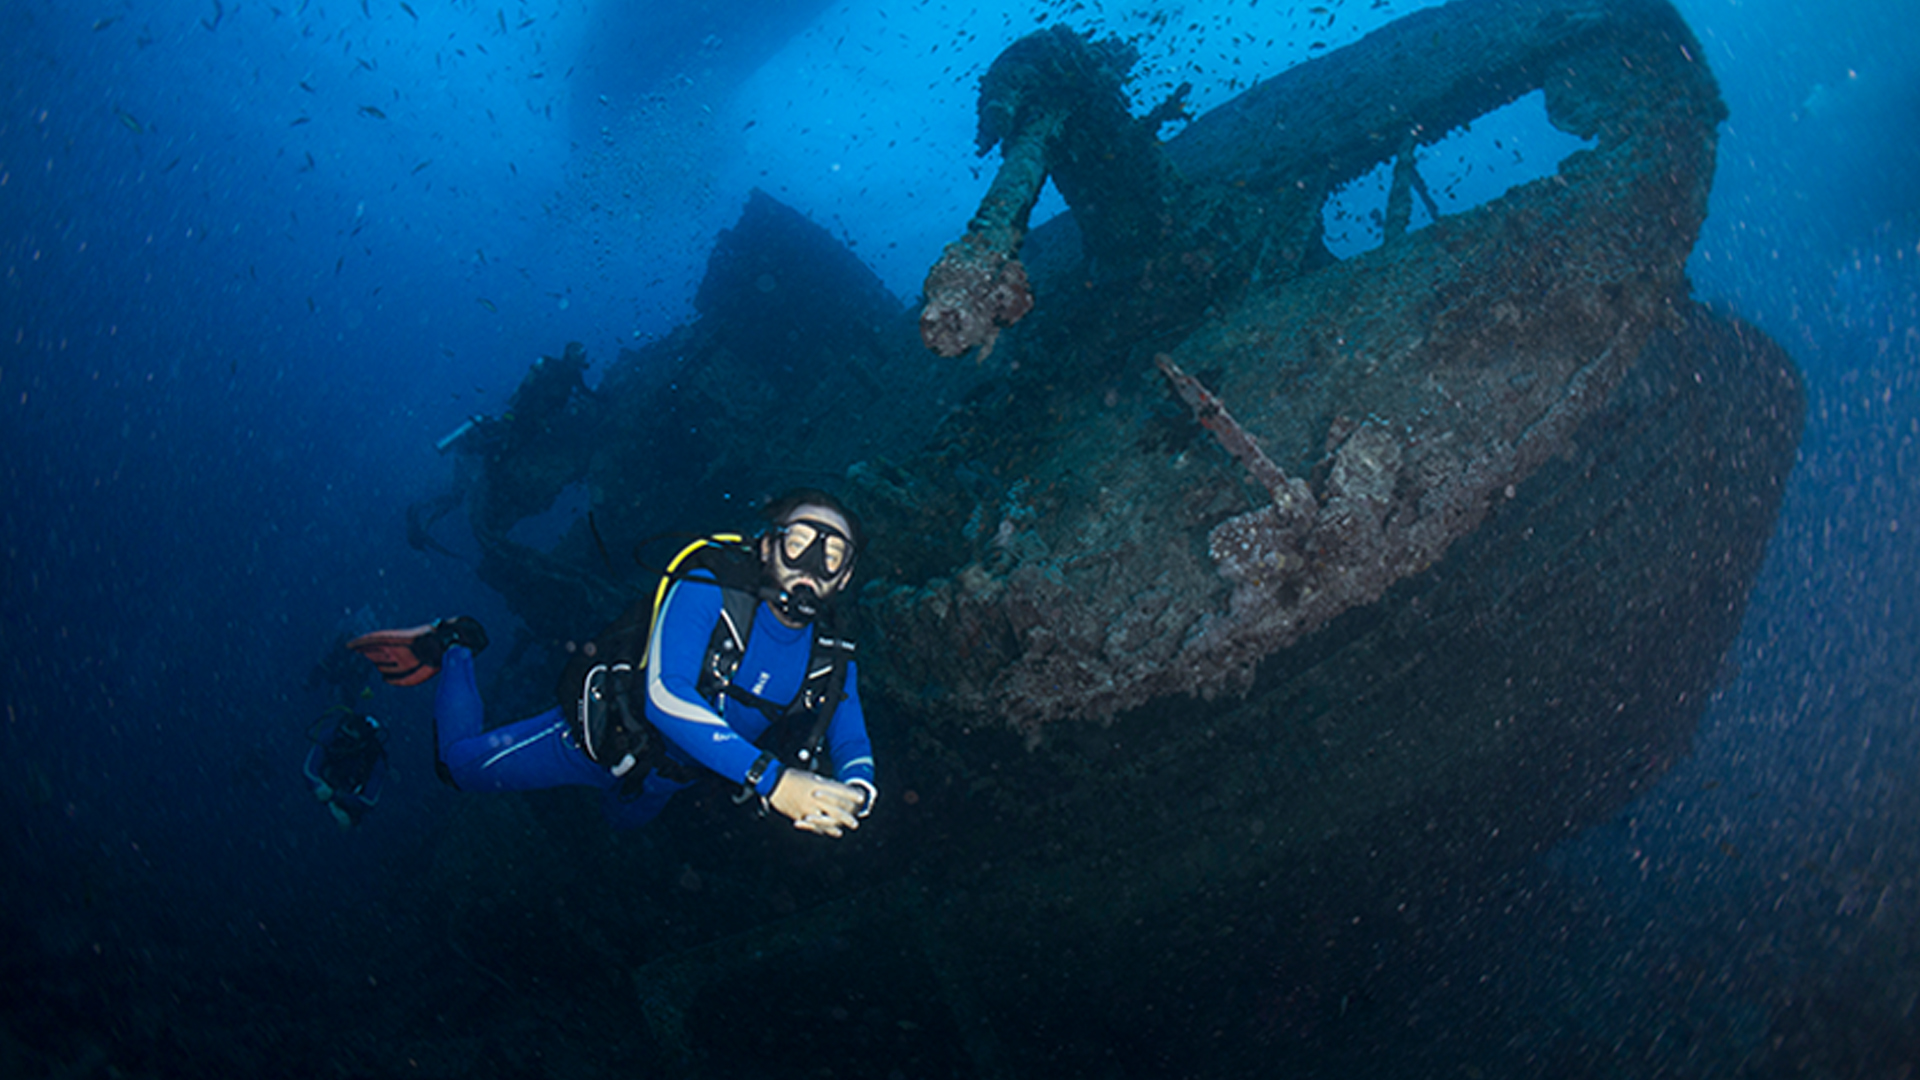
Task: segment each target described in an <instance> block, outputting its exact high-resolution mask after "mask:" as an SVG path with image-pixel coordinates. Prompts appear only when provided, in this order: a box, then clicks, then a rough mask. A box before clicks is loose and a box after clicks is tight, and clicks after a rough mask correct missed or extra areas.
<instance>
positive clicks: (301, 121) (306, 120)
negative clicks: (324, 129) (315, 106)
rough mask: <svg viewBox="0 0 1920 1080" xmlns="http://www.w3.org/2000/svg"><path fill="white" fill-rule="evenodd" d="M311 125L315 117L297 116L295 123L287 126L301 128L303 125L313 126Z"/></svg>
mask: <svg viewBox="0 0 1920 1080" xmlns="http://www.w3.org/2000/svg"><path fill="white" fill-rule="evenodd" d="M311 123H313V117H311V116H296V117H294V119H293V123H291V124H288V125H287V126H288V127H299V126H300V125H301V124H311Z"/></svg>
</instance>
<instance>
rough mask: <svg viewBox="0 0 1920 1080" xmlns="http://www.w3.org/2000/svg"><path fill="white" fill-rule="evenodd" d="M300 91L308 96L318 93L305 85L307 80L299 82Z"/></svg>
mask: <svg viewBox="0 0 1920 1080" xmlns="http://www.w3.org/2000/svg"><path fill="white" fill-rule="evenodd" d="M300 89H302V90H305V91H306V92H307V93H309V94H317V93H319V92H320V91H318V90H315V89H314V88H313V87H312V86H309V85H308V84H307V80H305V79H301V80H300Z"/></svg>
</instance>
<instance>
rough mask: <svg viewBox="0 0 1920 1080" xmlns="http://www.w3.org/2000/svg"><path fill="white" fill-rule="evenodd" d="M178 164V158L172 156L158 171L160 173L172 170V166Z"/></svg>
mask: <svg viewBox="0 0 1920 1080" xmlns="http://www.w3.org/2000/svg"><path fill="white" fill-rule="evenodd" d="M178 164H180V159H179V158H174V159H173V160H172V161H169V162H167V164H166V167H165V168H163V169H161V170H160V171H161V172H162V173H170V172H172V171H173V167H174V166H175V165H178Z"/></svg>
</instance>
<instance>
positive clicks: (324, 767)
mask: <svg viewBox="0 0 1920 1080" xmlns="http://www.w3.org/2000/svg"><path fill="white" fill-rule="evenodd" d="M329 719H334V725H333V727H332V729H331V730H329V731H327V732H326V734H324V735H317V734H315V733H314V730H313V729H314V728H317V727H319V726H320V725H321V724H323V723H325V722H326V721H327V720H329ZM307 738H308V739H309V740H311V741H312V742H313V749H311V750H309V751H307V760H306V764H305V765H304V766H302V771H303V772H305V773H306V776H307V784H308V786H309V787H311V788H312V789H313V797H314V798H315V799H317V800H319V801H320V802H321V803H323V804H325V805H326V808H327V810H328V811H329V812H330V813H332V814H333V819H334V820H335V821H337V822H339V823H340V827H341V828H342V829H351V828H353V827H354V826H355V825H358V824H360V819H361V818H363V817H366V816H367V811H369V810H372V809H373V807H374V805H375V804H376V803H378V802H379V801H380V792H381V790H382V789H383V788H385V787H386V783H387V732H386V729H385V728H383V727H381V726H380V721H378V720H375V719H374V718H373V717H371V716H368V715H366V714H364V713H359V712H355V711H353V710H352V709H345V708H336V709H332V710H329V711H328V712H327V713H325V714H324V715H322V716H321V717H320V718H319V719H318V720H315V721H314V722H313V723H312V724H311V725H309V726H308V728H307Z"/></svg>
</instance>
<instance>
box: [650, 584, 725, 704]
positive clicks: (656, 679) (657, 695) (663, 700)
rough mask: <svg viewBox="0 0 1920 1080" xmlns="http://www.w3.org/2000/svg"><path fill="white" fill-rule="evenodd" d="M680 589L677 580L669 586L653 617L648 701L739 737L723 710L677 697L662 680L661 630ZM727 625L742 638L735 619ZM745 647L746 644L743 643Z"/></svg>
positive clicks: (721, 614)
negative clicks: (724, 717)
mask: <svg viewBox="0 0 1920 1080" xmlns="http://www.w3.org/2000/svg"><path fill="white" fill-rule="evenodd" d="M679 592H680V586H679V584H678V583H675V585H674V586H673V588H671V589H668V590H667V598H666V600H664V601H663V602H662V603H661V605H660V613H659V615H658V616H657V617H656V618H655V620H654V624H653V633H652V634H651V635H649V638H650V640H649V641H648V642H647V701H648V702H649V703H650V704H652V705H653V706H654V707H655V708H657V709H659V710H660V711H661V712H663V713H666V714H667V715H668V716H671V717H673V718H674V719H676V720H686V721H689V722H691V723H695V724H706V725H707V726H709V727H717V728H719V729H721V730H722V731H725V732H726V733H727V734H729V735H732V736H734V737H736V738H737V737H738V736H739V733H738V732H736V731H734V730H733V728H732V727H731V726H729V725H728V724H727V722H726V721H725V720H722V719H721V718H720V714H718V713H716V712H714V711H713V710H712V709H710V708H708V707H707V703H706V702H704V701H699V702H694V701H687V700H686V699H684V698H677V697H674V696H673V695H672V694H670V693H668V692H667V688H666V684H664V683H662V682H661V681H660V639H661V638H663V637H665V636H666V635H665V634H663V633H661V632H660V630H661V628H662V627H664V626H665V625H666V624H667V612H668V609H670V608H672V607H673V599H674V597H675V596H677V595H678V594H679ZM726 616H727V608H726V604H725V603H724V602H723V603H722V604H721V605H720V617H721V618H723V619H726ZM727 628H728V630H729V632H731V633H732V634H733V638H734V640H735V641H739V640H740V632H739V631H738V630H737V629H734V627H733V620H731V619H727ZM742 648H743V649H744V646H742Z"/></svg>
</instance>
